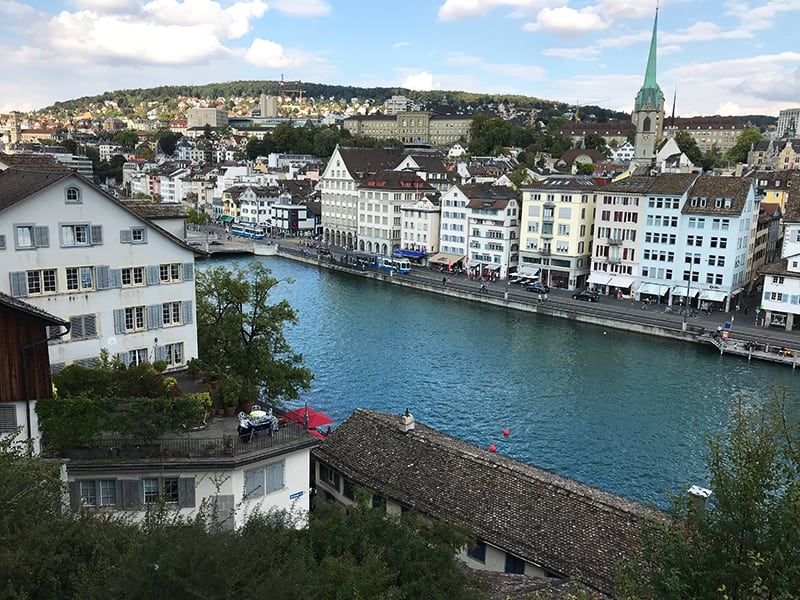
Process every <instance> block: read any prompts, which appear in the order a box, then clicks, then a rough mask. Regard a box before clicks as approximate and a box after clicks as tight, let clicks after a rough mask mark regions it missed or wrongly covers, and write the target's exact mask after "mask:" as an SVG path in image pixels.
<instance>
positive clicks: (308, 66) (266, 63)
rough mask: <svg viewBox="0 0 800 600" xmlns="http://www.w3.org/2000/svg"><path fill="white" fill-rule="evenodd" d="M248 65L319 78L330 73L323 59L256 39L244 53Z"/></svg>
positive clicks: (269, 41) (270, 41) (329, 67)
mask: <svg viewBox="0 0 800 600" xmlns="http://www.w3.org/2000/svg"><path fill="white" fill-rule="evenodd" d="M243 58H244V60H245V61H247V62H248V63H249V64H251V65H253V66H255V67H259V68H262V69H295V71H294V73H295V74H297V73H299V72H300V71H301V70H302V71H303V72H306V73H311V74H314V75H315V76H317V77H319V76H322V75H324V74H329V73H330V72H331V66H330V64H329V63H328V62H327V61H326V60H325V59H323V58H321V57H319V56H316V55H314V54H311V53H307V52H301V51H299V50H291V49H288V50H287V49H286V48H284V47H283V46H282V45H280V44H278V43H277V42H273V41H272V40H265V39H262V38H256V39H254V40H253V43H252V44H250V47H249V48H248V49H247V50H246V51H245V52H244V54H243Z"/></svg>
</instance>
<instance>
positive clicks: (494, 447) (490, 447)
mask: <svg viewBox="0 0 800 600" xmlns="http://www.w3.org/2000/svg"><path fill="white" fill-rule="evenodd" d="M496 450H497V447H496V446H495V445H494V444H492V445H491V446H489V452H495V451H496Z"/></svg>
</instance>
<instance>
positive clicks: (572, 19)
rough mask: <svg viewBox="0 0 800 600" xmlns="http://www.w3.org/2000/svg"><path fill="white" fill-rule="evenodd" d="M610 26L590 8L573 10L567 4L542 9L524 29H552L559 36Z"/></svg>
mask: <svg viewBox="0 0 800 600" xmlns="http://www.w3.org/2000/svg"><path fill="white" fill-rule="evenodd" d="M610 26H611V21H604V20H603V19H602V18H601V17H600V16H599V15H597V14H595V13H594V12H593V9H591V8H582V9H580V10H575V9H572V8H569V7H567V6H561V7H558V8H553V9H550V8H545V9H542V10H541V11H540V12H539V14H538V16H537V18H536V22H535V23H526V24H525V25H524V26H523V29H524V30H525V31H542V30H544V31H552V32H553V33H556V34H558V35H561V36H565V37H574V36H578V35H583V34H585V33H589V32H592V31H602V30H604V29H608V28H609V27H610Z"/></svg>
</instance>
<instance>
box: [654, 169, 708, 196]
mask: <svg viewBox="0 0 800 600" xmlns="http://www.w3.org/2000/svg"><path fill="white" fill-rule="evenodd" d="M697 177H698V175H697V173H661V174H659V175H657V176H656V177H652V178H651V179H652V180H653V181H652V183H651V184H650V187H649V188H648V190H647V193H648V194H649V195H651V196H652V195H655V194H663V195H665V196H680V195H682V194H684V193H685V192H686V190H688V189H689V188H690V187H691V185H692V182H693V181H694V180H695V179H697Z"/></svg>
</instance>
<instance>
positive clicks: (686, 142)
mask: <svg viewBox="0 0 800 600" xmlns="http://www.w3.org/2000/svg"><path fill="white" fill-rule="evenodd" d="M675 143H676V144H678V148H680V150H681V152H683V153H684V154H685V155H686V156H687V158H688V159H689V160H690V161H692V164H694V165H697V166H700V164H701V163H702V162H703V153H702V152H700V147H699V146H698V145H697V141H696V140H695V139H694V138H693V137H692V134H691V133H689V132H688V131H676V132H675Z"/></svg>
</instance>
